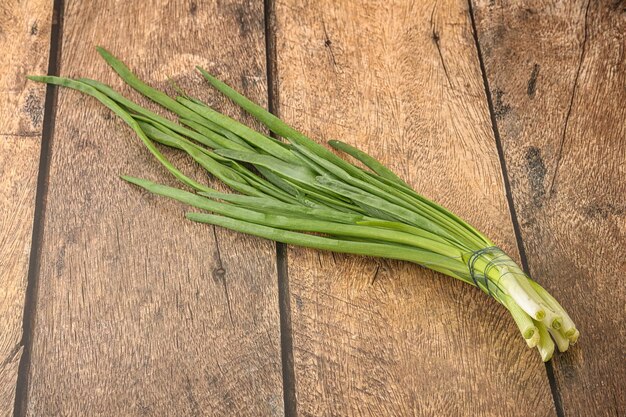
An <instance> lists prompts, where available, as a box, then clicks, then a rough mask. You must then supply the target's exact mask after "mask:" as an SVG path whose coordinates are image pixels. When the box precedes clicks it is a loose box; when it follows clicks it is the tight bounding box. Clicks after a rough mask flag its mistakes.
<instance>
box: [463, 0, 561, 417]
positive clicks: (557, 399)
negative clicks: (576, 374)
mask: <svg viewBox="0 0 626 417" xmlns="http://www.w3.org/2000/svg"><path fill="white" fill-rule="evenodd" d="M467 5H468V13H469V18H470V21H471V25H472V36H473V37H474V43H475V45H476V55H477V58H478V63H479V65H480V72H481V75H482V77H483V85H484V87H485V96H486V98H487V107H488V108H489V117H490V119H491V128H492V130H493V136H494V139H495V142H496V149H497V151H498V159H499V160H500V168H501V171H502V179H503V181H504V190H505V193H506V200H507V203H508V206H509V212H510V214H511V223H512V224H513V231H514V233H515V240H516V242H517V250H518V251H519V255H520V260H521V263H522V269H523V270H524V272H525V273H526V274H529V275H530V267H529V265H528V258H527V256H526V249H525V247H524V240H523V237H522V231H521V228H520V225H519V220H518V218H517V212H516V211H515V204H514V202H513V193H512V192H511V182H510V179H509V175H508V171H507V167H506V161H505V159H504V150H503V148H502V139H501V137H500V131H499V129H498V122H497V120H496V112H495V109H494V106H493V97H492V96H491V89H490V88H489V80H488V78H487V70H486V69H485V63H484V60H483V55H482V52H481V49H480V42H479V40H478V30H477V29H476V20H475V17H474V8H473V6H472V0H468V1H467ZM545 367H546V375H547V377H548V381H549V383H550V391H551V393H552V399H553V401H554V408H555V411H556V415H557V417H564V416H565V414H564V411H563V402H562V400H561V393H560V391H559V387H558V385H557V382H556V378H555V376H554V368H553V366H552V362H551V361H549V362H546V363H545Z"/></svg>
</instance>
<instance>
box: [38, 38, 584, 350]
mask: <svg viewBox="0 0 626 417" xmlns="http://www.w3.org/2000/svg"><path fill="white" fill-rule="evenodd" d="M98 52H99V53H100V54H101V55H102V57H103V58H104V59H105V61H106V62H107V63H108V64H109V65H110V66H111V67H112V68H113V69H114V70H115V71H116V72H117V73H118V75H119V76H120V77H121V78H122V79H123V80H124V81H125V82H126V83H127V84H128V85H130V86H131V87H133V88H134V89H135V90H137V91H138V92H140V93H141V94H143V95H144V96H146V97H148V98H150V99H151V100H153V101H154V102H156V103H158V104H160V105H161V106H163V107H165V108H166V109H168V110H170V111H171V112H172V113H174V114H175V115H176V116H177V117H178V121H177V122H175V121H172V120H170V119H168V118H165V117H162V116H159V115H157V114H156V113H154V112H152V111H150V110H147V109H145V108H143V107H141V106H140V105H138V104H136V103H134V102H132V101H130V100H128V99H127V98H125V97H124V96H122V95H121V94H119V93H118V92H116V91H114V90H113V89H112V88H111V87H109V86H107V85H105V84H102V83H100V82H98V81H94V80H89V79H78V80H74V79H69V78H61V77H52V76H37V77H29V78H30V79H31V80H35V81H41V82H45V83H50V84H56V85H61V86H65V87H69V88H72V89H75V90H78V91H81V92H83V93H85V94H88V95H90V96H92V97H94V98H96V99H98V100H99V101H100V102H102V104H104V105H105V106H107V107H108V108H109V109H111V110H112V111H113V112H114V113H115V114H117V115H118V116H119V117H120V118H121V119H122V120H124V121H125V122H126V123H127V124H128V125H129V126H130V127H131V128H132V129H133V130H134V131H135V133H136V134H137V136H139V138H140V139H141V141H142V142H143V143H144V145H145V146H146V148H147V149H148V150H149V151H150V152H151V153H152V154H153V155H154V157H155V158H156V160H157V161H158V162H160V163H161V164H162V165H163V166H164V167H165V168H166V169H167V170H168V171H169V172H170V173H171V174H172V175H173V176H174V177H175V178H176V179H178V180H179V181H180V182H181V183H182V184H183V185H184V186H186V187H187V188H188V190H183V189H178V188H174V187H168V186H164V185H161V184H157V183H154V182H151V181H147V180H143V179H139V178H134V177H130V176H122V179H124V180H125V181H127V182H129V183H131V184H134V185H136V186H139V187H142V188H144V189H146V190H148V191H150V192H152V193H154V194H158V195H161V196H164V197H168V198H172V199H175V200H178V201H180V202H183V203H185V204H188V205H190V206H192V207H194V208H196V209H199V210H202V212H192V213H188V214H187V218H189V219H190V220H192V221H195V222H200V223H207V224H211V225H216V226H221V227H225V228H228V229H232V230H236V231H239V232H242V233H247V234H250V235H254V236H260V237H263V238H266V239H271V240H275V241H277V242H282V243H287V244H292V245H299V246H304V247H309V248H316V249H322V250H329V251H335V252H341V253H351V254H357V255H366V256H377V257H385V258H391V259H398V260H403V261H409V262H414V263H417V264H419V265H422V266H424V267H427V268H430V269H433V270H435V271H438V272H441V273H442V274H445V275H448V276H451V277H453V278H456V279H459V280H461V281H463V282H466V283H468V284H470V285H474V286H476V287H478V288H480V289H481V290H482V291H484V292H485V293H487V294H489V295H490V296H492V297H493V298H494V299H495V300H496V301H498V302H499V303H500V304H502V305H503V306H504V307H505V308H506V309H507V310H508V311H509V312H510V313H511V316H512V317H513V320H514V322H515V324H516V325H517V327H518V328H519V330H520V333H521V334H522V336H523V338H524V340H525V341H526V343H527V344H528V346H529V347H537V349H538V350H539V353H540V355H541V358H542V359H543V360H544V361H548V360H550V358H551V357H552V355H553V352H554V348H555V342H556V346H557V347H558V349H559V350H560V351H561V352H564V351H566V350H567V349H568V348H569V345H570V344H574V343H575V342H576V340H577V339H578V337H579V332H578V330H577V329H576V326H575V324H574V322H573V321H572V319H571V318H570V316H569V315H568V314H567V312H566V311H565V310H564V309H563V307H562V306H561V304H559V303H558V302H557V300H556V299H555V298H554V297H552V296H551V295H550V294H549V293H548V292H547V291H546V290H545V289H544V288H542V287H541V286H540V285H539V284H538V283H536V282H535V281H533V280H532V279H530V278H529V277H528V275H527V274H525V273H524V272H523V271H522V270H521V269H520V267H519V266H518V265H517V264H516V263H515V261H513V260H512V259H511V258H510V257H509V256H508V255H506V254H505V253H504V252H503V251H502V250H501V249H500V248H498V247H497V246H495V245H494V244H493V243H492V242H491V241H490V240H489V239H488V238H487V237H486V236H484V235H483V234H482V233H480V232H479V231H478V230H476V229H475V228H474V227H472V226H471V225H470V224H468V223H467V222H465V221H464V220H462V219H461V218H459V217H458V216H456V215H455V214H453V213H451V212H450V211H448V210H447V209H445V208H444V207H442V206H440V205H438V204H437V203H435V202H433V201H431V200H429V199H427V198H425V197H423V196H422V195H420V194H418V193H417V192H416V191H414V190H413V189H412V188H411V187H410V186H409V185H408V184H407V183H406V182H404V181H403V180H402V179H400V178H399V177H398V176H397V175H396V174H394V173H393V172H392V171H390V170H389V169H388V168H386V167H385V166H383V165H382V164H381V163H380V162H378V161H377V160H376V159H374V158H372V157H371V156H369V155H367V154H366V153H364V152H363V151H361V150H359V149H357V148H355V147H353V146H351V145H348V144H346V143H344V142H341V141H337V140H333V141H330V142H329V145H330V146H331V147H332V148H334V149H336V150H338V151H342V152H344V153H346V154H347V155H349V156H351V157H353V158H354V159H356V160H358V161H359V162H361V163H362V164H363V165H364V166H365V167H367V169H363V168H361V167H359V166H357V165H354V164H352V163H350V162H348V161H346V160H344V159H342V158H340V157H339V156H337V155H336V154H335V153H333V152H332V151H330V150H329V149H328V148H326V147H324V146H322V145H320V144H318V143H316V142H314V141H312V140H311V139H309V138H308V137H307V136H305V135H304V134H302V133H301V132H298V131H297V130H295V129H294V128H292V127H291V126H289V125H287V124H286V123H284V122H283V121H282V120H280V119H279V118H277V117H276V116H274V115H273V114H271V113H269V112H268V111H267V110H265V109H264V108H262V107H261V106H259V105H257V104H255V103H253V102H252V101H250V100H248V99H247V98H246V97H244V96H243V95H241V94H240V93H238V92H237V91H235V90H234V89H232V88H231V87H229V86H228V85H226V84H225V83H223V82H222V81H220V80H218V79H217V78H215V77H213V76H212V75H210V74H209V73H208V72H206V71H205V70H203V69H202V68H198V70H199V71H200V73H201V74H202V76H203V77H204V78H205V79H206V80H207V81H208V83H209V84H210V85H212V86H213V87H215V88H216V89H217V90H219V91H220V92H221V93H223V94H224V95H226V96H227V97H228V98H230V99H231V100H232V101H233V102H235V103H236V104H238V105H239V106H240V107H242V108H243V109H244V110H245V111H247V112H248V113H249V114H251V115H252V116H253V117H255V118H256V119H257V120H258V121H259V122H261V123H262V124H263V125H264V126H265V127H267V128H268V129H269V130H270V131H272V132H273V133H274V134H275V135H276V136H278V137H280V138H282V140H280V139H276V138H274V137H271V136H268V135H266V134H264V133H262V132H258V131H256V130H254V129H252V128H250V127H248V126H246V125H244V124H242V123H240V122H238V121H237V120H234V119H232V118H230V117H228V116H226V115H223V114H221V113H219V112H218V111H216V110H214V109H212V108H211V107H209V106H208V105H206V104H205V103H203V102H202V101H200V100H198V99H196V98H193V97H189V96H187V95H186V94H184V93H182V92H181V94H182V96H180V97H176V98H175V99H174V98H172V97H169V96H168V95H166V94H165V93H163V92H161V91H158V90H156V89H154V88H152V87H150V86H149V85H147V84H145V83H144V82H143V81H141V80H140V79H139V78H137V76H135V74H133V73H132V72H131V71H130V69H128V67H126V65H124V64H123V63H122V62H121V61H120V60H118V59H117V58H115V57H114V56H113V55H111V54H110V53H109V52H107V51H106V50H104V49H103V48H98ZM155 142H156V143H159V144H161V145H164V146H168V147H171V148H175V149H179V150H180V151H182V152H185V153H186V154H188V155H189V156H191V158H192V159H193V160H194V161H195V162H196V163H198V164H199V165H200V166H201V167H203V168H204V169H205V170H206V171H207V172H208V173H209V174H211V175H212V176H213V177H215V178H217V179H218V180H220V181H222V182H224V183H225V184H227V185H228V186H229V187H230V188H231V189H232V190H234V191H235V192H236V193H232V194H228V193H220V192H217V191H216V190H214V189H212V188H211V187H209V186H207V185H205V184H203V183H201V182H198V181H196V180H194V179H192V178H190V177H188V176H187V175H185V174H184V173H183V172H181V171H180V170H179V169H178V168H176V167H175V166H174V165H173V164H172V163H171V162H170V161H169V160H168V159H167V158H166V157H165V156H164V155H163V154H162V153H161V152H160V151H159V148H158V147H157V146H156V145H155ZM553 340H554V342H553Z"/></svg>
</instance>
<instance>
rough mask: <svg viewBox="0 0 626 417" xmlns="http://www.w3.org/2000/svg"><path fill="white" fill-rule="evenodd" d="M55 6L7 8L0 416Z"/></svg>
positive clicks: (11, 368) (18, 318) (0, 34)
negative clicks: (37, 78)
mask: <svg viewBox="0 0 626 417" xmlns="http://www.w3.org/2000/svg"><path fill="white" fill-rule="evenodd" d="M51 15H52V5H51V3H50V2H49V1H43V0H37V1H31V2H26V3H25V2H18V1H14V0H10V1H4V2H2V3H1V4H0V68H2V71H0V91H2V100H1V101H0V213H1V214H0V323H2V325H1V328H2V330H1V331H0V415H1V416H8V415H10V414H11V413H12V412H13V404H14V402H15V387H16V381H17V373H18V366H19V362H20V359H21V357H22V350H23V346H22V321H23V313H24V301H25V292H26V284H27V275H28V260H29V254H30V244H31V235H32V228H33V214H34V209H35V190H36V187H37V172H38V170H37V169H38V167H39V151H40V139H41V132H42V126H43V114H44V100H45V92H46V88H45V86H42V85H33V84H31V83H27V80H26V78H25V77H26V75H27V74H30V73H33V72H35V73H40V72H45V71H46V68H47V66H48V52H49V49H50V27H51Z"/></svg>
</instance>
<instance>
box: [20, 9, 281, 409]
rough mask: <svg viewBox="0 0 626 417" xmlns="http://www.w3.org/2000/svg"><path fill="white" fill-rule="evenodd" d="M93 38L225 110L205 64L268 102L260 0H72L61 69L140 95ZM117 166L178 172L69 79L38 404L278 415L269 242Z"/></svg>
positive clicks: (42, 294)
mask: <svg viewBox="0 0 626 417" xmlns="http://www.w3.org/2000/svg"><path fill="white" fill-rule="evenodd" d="M95 45H103V46H105V47H106V48H108V49H109V50H111V51H112V52H113V53H114V54H116V55H117V56H119V57H120V58H121V59H123V60H125V61H126V62H127V63H128V64H129V66H130V67H131V68H134V69H135V70H136V71H137V72H138V74H139V75H140V76H141V77H143V78H144V79H146V80H147V82H149V83H150V84H152V85H155V86H157V87H160V88H164V89H166V90H167V91H168V92H170V93H173V89H172V88H171V87H169V84H168V81H167V78H168V77H171V78H173V79H174V80H175V81H176V83H177V84H179V85H180V86H181V87H182V88H183V89H185V90H187V91H188V92H190V93H191V94H194V95H197V96H199V97H200V98H203V99H206V100H209V101H210V102H212V103H214V104H215V105H216V106H217V107H218V108H220V109H222V110H223V111H226V112H229V113H234V111H233V110H234V108H233V106H232V105H231V104H229V103H227V102H225V101H220V100H221V99H217V98H215V96H214V95H212V94H210V93H209V91H210V89H209V87H208V86H206V85H205V83H204V82H203V81H202V78H201V76H199V75H197V74H196V73H195V71H194V67H195V65H202V66H204V67H206V68H208V69H209V70H211V71H212V72H215V73H217V74H218V75H220V76H223V77H224V78H225V79H226V80H227V81H228V82H230V83H232V84H233V85H235V86H237V87H238V88H240V89H242V90H243V91H244V92H245V93H246V94H247V95H249V96H251V97H252V98H253V99H255V100H257V101H259V102H260V103H265V102H266V99H267V89H266V83H265V53H264V27H263V8H262V3H260V2H244V3H237V2H231V1H222V2H219V4H218V3H215V2H211V1H191V2H164V1H155V0H153V1H147V2H119V1H116V0H101V1H98V2H93V3H91V4H90V6H89V7H85V4H84V2H82V1H66V4H65V10H64V31H63V41H62V56H61V61H60V72H61V75H65V76H85V77H91V78H95V79H99V80H103V81H105V82H109V83H111V84H112V85H113V86H114V87H116V88H120V89H121V90H122V91H123V92H125V93H128V94H129V95H130V96H132V97H134V98H136V99H138V97H137V95H135V94H131V93H130V91H129V89H128V88H125V87H122V83H121V81H120V80H119V79H118V78H117V77H116V76H115V75H114V73H113V71H112V70H110V69H109V68H107V66H106V65H105V63H104V61H102V60H101V59H100V58H99V56H98V55H97V53H96V51H95V49H94V46H95ZM33 86H34V84H33ZM142 102H145V101H142ZM152 107H154V106H152ZM237 114H238V113H237ZM167 155H170V156H171V157H172V159H173V161H174V162H175V163H176V164H178V165H179V166H182V167H183V170H184V171H186V172H188V173H190V174H191V175H195V176H196V177H198V178H202V175H203V174H202V172H201V171H200V170H199V169H198V168H197V167H194V165H193V164H192V163H191V162H190V161H189V160H188V159H186V158H183V157H182V156H181V155H180V154H176V153H172V152H169V153H167ZM119 174H132V175H135V176H139V177H145V178H149V179H152V180H156V181H160V182H166V183H170V184H171V183H173V181H172V180H171V178H170V176H169V175H168V174H167V172H166V171H165V170H164V169H162V168H161V167H160V166H159V165H158V163H156V162H155V161H154V160H153V158H152V157H151V156H150V154H149V153H148V152H147V151H146V150H145V149H144V148H143V146H142V145H141V144H140V142H139V140H138V139H137V138H136V137H135V135H134V134H133V133H132V132H131V131H130V129H129V128H127V127H126V126H125V125H124V124H123V122H121V121H120V120H118V119H117V118H114V117H113V114H112V113H111V112H110V111H108V110H107V109H106V108H104V107H103V106H102V105H100V104H99V103H97V102H96V101H95V100H93V99H92V98H90V97H87V96H85V95H82V94H79V93H77V92H74V91H69V90H65V89H62V90H60V91H59V100H58V107H57V114H56V131H55V132H54V136H53V142H52V155H51V166H50V178H49V193H48V195H47V206H46V212H45V222H44V236H43V243H42V253H43V255H42V259H41V270H40V273H39V291H38V294H39V297H38V304H37V319H36V325H35V333H34V335H33V347H32V362H31V366H30V375H29V390H28V406H27V414H28V415H31V416H53V415H63V416H70V415H89V416H100V415H101V416H111V415H120V416H121V415H151V416H164V415H172V416H174V415H185V416H200V415H268V416H270V415H281V414H282V409H283V405H282V387H281V363H280V346H279V313H278V300H277V285H276V265H275V261H274V259H275V250H274V246H273V244H272V243H270V242H267V241H263V240H260V239H254V238H250V237H245V236H242V235H239V234H237V233H231V232H228V231H225V230H221V229H219V230H214V229H213V228H210V227H203V226H200V225H197V224H194V223H191V222H188V221H186V220H184V219H183V213H184V210H185V208H184V207H183V206H182V205H179V204H175V203H173V202H170V201H167V200H164V199H159V198H155V197H153V196H150V195H148V194H147V193H145V192H141V191H139V190H138V189H136V188H134V187H131V186H129V185H127V184H125V183H123V182H122V181H121V180H120V179H119V178H118V175H119Z"/></svg>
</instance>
